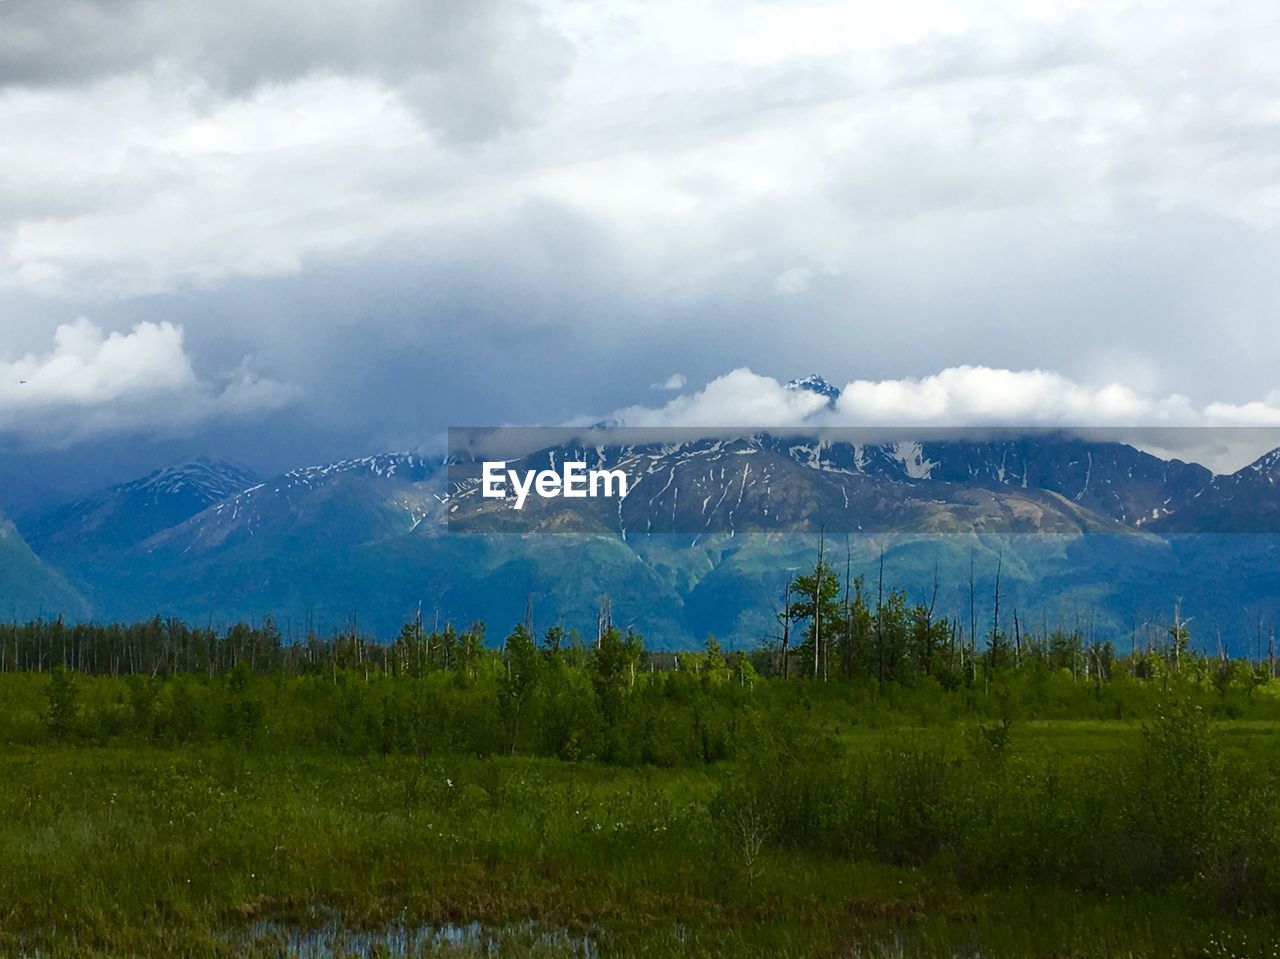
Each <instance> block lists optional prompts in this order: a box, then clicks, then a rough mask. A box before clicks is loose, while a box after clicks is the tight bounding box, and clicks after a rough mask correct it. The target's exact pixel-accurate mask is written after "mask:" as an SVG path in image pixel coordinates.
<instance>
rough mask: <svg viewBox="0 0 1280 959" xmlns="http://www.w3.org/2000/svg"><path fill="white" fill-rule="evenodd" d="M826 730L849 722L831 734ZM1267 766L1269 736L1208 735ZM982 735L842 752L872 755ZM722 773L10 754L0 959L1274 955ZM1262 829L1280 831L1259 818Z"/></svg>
mask: <svg viewBox="0 0 1280 959" xmlns="http://www.w3.org/2000/svg"><path fill="white" fill-rule="evenodd" d="M830 725H831V727H832V728H831V730H830V731H831V732H832V733H835V731H836V730H835V727H836V726H839V725H841V724H840V722H839V720H838V719H837V720H835V721H833V722H832V723H831V724H830ZM1214 728H1215V741H1216V742H1218V743H1219V744H1220V746H1221V748H1222V750H1223V751H1224V752H1226V753H1233V754H1240V755H1242V756H1247V757H1248V759H1249V761H1250V762H1253V763H1261V764H1266V765H1273V764H1278V763H1280V736H1278V735H1277V732H1278V731H1280V724H1276V723H1273V722H1270V721H1253V720H1249V721H1235V722H1221V723H1217V724H1215V727H1214ZM971 732H972V730H971V728H969V727H966V726H963V725H948V726H945V727H939V728H936V729H929V730H920V729H914V730H913V729H906V728H888V729H876V730H872V729H868V728H864V727H851V726H848V725H847V724H845V725H844V726H843V727H842V728H840V729H839V741H840V743H841V745H842V747H843V751H844V752H845V753H847V754H850V755H875V754H876V751H877V750H883V749H885V748H886V744H888V748H894V746H893V744H895V743H901V742H913V743H916V742H919V741H920V737H926V738H927V739H928V741H929V742H930V743H931V744H932V743H936V744H938V748H941V749H949V748H951V747H952V746H954V747H955V750H956V751H955V752H954V754H953V755H954V759H953V761H954V762H957V763H978V762H980V760H979V759H978V758H968V754H967V753H965V752H964V751H963V748H962V747H961V746H960V745H959V744H962V743H964V742H966V741H967V740H968V739H969V737H970V734H971ZM1140 735H1141V730H1140V727H1139V725H1138V724H1136V723H1123V722H1101V721H1038V722H1031V721H1028V722H1025V723H1020V724H1017V725H1015V726H1014V728H1013V731H1012V735H1011V742H1010V743H1009V747H1008V749H1009V756H1008V758H1007V760H1006V761H1007V763H1008V764H1009V766H1010V767H1011V769H1012V770H1014V772H1012V773H1009V775H1013V776H1016V775H1018V773H1017V770H1019V769H1020V768H1022V767H1025V768H1026V769H1028V770H1030V769H1033V768H1041V767H1043V765H1044V764H1045V763H1052V764H1054V766H1055V767H1058V766H1060V767H1061V768H1064V769H1066V768H1070V767H1071V766H1072V765H1073V764H1077V763H1081V762H1097V761H1099V757H1107V756H1115V757H1117V758H1119V757H1121V756H1122V755H1127V754H1128V753H1129V752H1130V751H1132V749H1133V748H1134V746H1135V744H1136V742H1137V741H1138V740H1139V738H1140ZM738 765H739V764H736V763H720V764H716V765H711V766H707V767H701V768H698V767H695V768H679V769H657V768H651V767H642V768H616V767H607V766H603V765H595V764H587V763H570V762H564V761H559V760H553V759H531V758H520V757H489V758H484V759H468V758H440V757H429V758H418V757H413V756H405V755H392V756H376V755H375V756H345V755H341V754H338V753H335V752H333V751H328V750H306V749H301V748H289V749H273V750H252V749H250V750H243V749H240V748H236V747H232V746H228V745H222V744H210V745H202V746H184V747H180V748H172V749H169V748H162V747H159V746H143V745H128V746H125V745H121V746H105V747H102V746H88V745H74V746H68V745H41V746H31V747H15V746H11V747H6V748H3V750H0V954H3V955H15V956H17V955H29V956H37V955H40V956H51V955H68V956H71V955H74V956H143V957H146V956H180V955H187V956H206V955H210V956H217V955H227V956H230V955H253V956H277V955H290V954H294V955H314V956H329V955H340V954H344V953H343V949H344V947H345V948H346V949H348V950H349V951H350V954H355V955H379V954H384V955H395V954H406V953H407V954H419V953H421V954H437V953H438V954H460V955H468V954H475V955H482V954H492V953H495V952H496V954H499V955H504V956H508V955H509V956H521V955H564V954H579V955H653V956H677V955H708V956H711V955H726V956H730V955H744V956H745V955H759V956H825V955H844V956H899V955H902V956H991V957H995V956H1045V957H1049V956H1080V957H1086V956H1089V957H1091V956H1151V957H1163V956H1180V955H1185V956H1205V957H1210V956H1212V957H1217V956H1251V957H1263V956H1274V955H1275V954H1276V953H1275V947H1274V943H1276V942H1278V941H1280V927H1278V926H1277V924H1276V922H1275V920H1274V918H1273V917H1272V915H1271V914H1268V913H1258V912H1256V911H1254V912H1253V913H1252V915H1251V914H1250V913H1249V912H1248V911H1244V912H1238V913H1236V914H1224V912H1223V910H1222V909H1221V908H1220V907H1219V906H1218V905H1216V904H1215V903H1212V902H1209V901H1206V899H1205V898H1204V896H1203V895H1201V894H1200V893H1198V892H1197V890H1195V889H1194V888H1182V887H1174V888H1170V889H1167V890H1165V891H1163V892H1161V893H1159V894H1149V893H1143V892H1140V891H1134V892H1133V893H1132V894H1125V895H1117V894H1115V892H1114V891H1113V890H1105V891H1100V890H1092V891H1090V890H1081V889H1077V888H1072V887H1069V886H1062V885H1052V884H1044V883H1021V882H1010V883H1000V882H991V883H978V884H975V883H974V882H973V881H972V880H971V879H966V878H965V875H966V871H965V869H964V868H963V864H958V863H955V862H950V861H948V859H947V856H946V855H938V856H933V857H930V859H929V861H927V862H923V863H918V864H914V865H910V864H902V865H896V864H893V863H891V862H885V861H877V860H876V859H874V858H871V857H857V856H850V855H842V854H836V853H830V854H827V853H824V852H822V851H821V850H815V849H813V848H808V847H803V846H797V845H795V844H786V843H774V842H770V841H768V839H769V837H768V836H764V837H762V841H761V842H759V843H758V846H759V848H758V849H756V848H755V844H753V842H752V837H751V835H750V834H749V832H748V833H746V834H744V833H743V831H742V830H741V829H736V828H733V824H732V823H730V824H729V825H728V826H726V823H725V822H724V820H723V817H722V816H720V815H718V814H717V809H718V807H717V801H716V797H717V794H718V792H719V791H720V790H721V789H722V787H723V784H724V782H725V781H726V780H727V779H730V778H732V777H734V776H735V775H737V774H738V773H739V772H740V770H739V769H738ZM1273 813H1275V811H1273Z"/></svg>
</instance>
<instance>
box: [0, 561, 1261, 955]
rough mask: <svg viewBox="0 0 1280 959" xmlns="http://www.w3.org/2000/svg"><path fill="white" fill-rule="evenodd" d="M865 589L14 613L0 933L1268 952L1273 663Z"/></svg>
mask: <svg viewBox="0 0 1280 959" xmlns="http://www.w3.org/2000/svg"><path fill="white" fill-rule="evenodd" d="M833 583H834V584H835V586H834V589H833V586H832V584H833ZM865 592H866V590H864V588H863V587H862V584H858V583H855V584H852V588H851V589H850V590H848V591H847V592H845V591H843V589H842V587H841V586H840V584H839V581H838V578H837V577H836V576H835V575H834V574H833V573H832V571H831V570H829V569H827V568H824V567H819V568H818V569H816V570H815V571H814V575H813V576H811V577H800V578H799V579H798V580H797V581H796V583H795V584H794V585H793V590H792V595H789V596H788V597H786V600H787V601H786V604H785V606H784V607H783V610H782V615H781V617H780V631H781V637H780V641H779V642H778V643H776V644H774V645H772V646H770V647H766V648H762V649H759V650H755V651H753V652H752V653H750V654H744V653H730V654H726V653H725V652H724V651H723V650H722V649H721V647H720V646H719V645H718V644H717V643H716V642H715V641H714V640H711V639H709V640H708V642H707V644H706V647H705V648H704V649H703V650H701V651H700V652H697V653H687V654H680V655H679V656H678V657H677V656H675V655H671V654H662V655H660V654H653V653H650V652H647V651H646V649H645V645H644V643H643V641H642V640H641V638H640V637H639V636H638V635H637V634H635V633H631V632H623V631H619V630H617V629H615V628H614V627H613V626H612V625H611V624H610V623H609V621H608V618H607V615H605V616H602V618H601V622H600V624H599V628H598V630H597V635H596V636H593V637H592V638H591V640H590V641H589V642H585V643H584V642H583V641H582V640H581V639H580V638H578V637H576V636H574V635H572V634H566V633H565V632H564V631H563V630H562V629H560V628H559V627H553V628H551V629H549V630H546V631H545V633H544V635H543V636H542V638H541V639H540V640H535V637H534V633H533V631H532V629H531V628H530V627H529V626H528V625H527V624H521V625H519V626H517V627H515V628H514V629H513V630H512V631H511V633H510V634H509V635H508V636H507V637H506V638H505V639H504V640H503V642H502V644H501V646H500V648H493V647H491V646H489V645H487V644H486V643H485V641H484V639H485V637H484V631H483V628H482V627H481V626H479V625H476V626H473V627H471V628H469V629H466V630H463V631H455V630H454V629H452V628H451V627H448V626H446V627H443V628H440V629H432V630H427V629H425V628H424V627H423V626H422V625H421V624H419V623H416V622H415V623H410V624H408V625H407V626H406V627H405V630H404V632H403V633H402V635H401V636H400V637H399V639H398V640H397V641H396V642H395V643H391V644H382V645H379V644H375V643H372V642H370V641H369V640H367V639H365V638H362V637H360V636H359V635H357V634H356V633H355V632H354V631H351V632H348V633H347V634H344V635H342V636H338V637H333V638H331V639H324V640H322V639H320V638H318V637H314V636H313V637H311V638H310V640H309V641H308V642H306V643H302V644H297V645H292V646H290V645H287V644H284V643H282V642H281V641H280V636H279V632H278V631H276V630H275V628H274V626H273V625H272V624H271V623H269V622H268V623H265V624H262V625H259V626H256V627H255V626H249V625H242V626H237V627H234V628H232V629H231V630H228V631H225V632H218V633H215V632H212V631H207V630H201V629H195V628H190V627H188V626H186V625H184V624H181V623H176V622H161V621H153V622H150V623H144V624H139V625H136V626H131V627H90V626H83V627H70V626H66V625H64V624H62V623H57V622H53V623H49V622H43V623H41V622H37V623H29V624H26V625H15V626H12V627H0V639H3V643H0V647H2V652H0V666H2V667H3V672H0V740H3V741H4V743H5V745H4V746H3V747H0V903H2V904H3V906H2V907H0V954H4V955H15V956H16V955H24V956H36V955H41V956H49V955H75V956H81V955H89V956H94V955H97V956H161V955H164V956H169V955H184V954H185V955H193V956H195V955H200V956H204V955H228V956H230V955H262V956H275V955H282V954H283V955H289V954H291V950H292V954H303V952H304V950H303V947H302V945H300V944H301V943H304V942H305V943H310V944H311V945H310V946H308V947H307V948H311V949H312V952H310V953H307V954H310V955H337V954H342V950H343V949H347V950H349V951H350V952H352V953H354V954H361V955H365V954H368V955H373V954H379V950H381V951H382V953H383V954H396V950H397V949H400V952H401V954H403V953H409V954H417V953H423V954H436V953H441V954H464V955H465V954H492V953H493V952H495V951H496V952H497V953H499V954H501V955H514V956H519V955H563V954H565V953H575V952H576V953H578V954H582V955H654V956H659V955H708V956H711V955H760V956H773V955H793V956H808V955H812V956H820V955H862V956H955V955H965V956H970V955H979V956H984V957H995V956H1046V957H1048V956H1082V957H1085V956H1153V957H1155V956H1160V957H1164V956H1203V957H1218V956H1250V957H1264V956H1267V957H1270V956H1273V955H1275V951H1274V950H1275V946H1274V943H1276V942H1280V817H1277V815H1276V809H1277V808H1280V737H1277V735H1276V732H1277V731H1278V730H1280V682H1277V681H1276V680H1274V679H1273V678H1272V675H1271V672H1272V663H1271V661H1270V659H1269V658H1268V659H1266V660H1262V661H1260V662H1249V661H1244V660H1230V659H1225V658H1222V657H1218V656H1213V657H1205V656H1203V655H1200V654H1198V653H1196V652H1195V651H1194V650H1193V647H1192V644H1191V642H1190V636H1189V633H1188V632H1187V629H1186V625H1185V624H1183V623H1181V622H1179V621H1178V620H1177V619H1176V617H1175V619H1174V620H1173V622H1172V623H1171V625H1170V626H1169V627H1168V629H1167V632H1166V634H1165V635H1164V636H1162V637H1161V641H1160V642H1159V643H1153V644H1152V645H1151V646H1150V648H1145V647H1144V648H1142V649H1137V648H1136V644H1135V648H1134V649H1133V650H1131V651H1130V653H1129V654H1128V655H1124V656H1120V655H1117V654H1116V652H1115V651H1114V650H1113V649H1111V648H1110V647H1108V646H1105V644H1102V645H1100V644H1093V643H1091V642H1090V640H1089V639H1088V637H1087V636H1081V635H1080V634H1078V633H1076V632H1073V631H1064V630H1054V631H1052V632H1048V633H1047V635H1045V634H1044V632H1043V631H1042V634H1041V635H1034V634H1030V633H1028V632H1026V631H1024V630H1023V628H1022V626H1021V624H1019V626H1018V627H1017V633H1016V635H1015V636H1013V637H1011V638H1009V637H1005V636H1004V634H1003V633H1002V632H1001V631H1000V629H999V628H998V627H994V626H993V627H992V629H991V630H990V631H989V632H988V634H987V635H986V636H985V637H983V638H982V640H981V641H980V642H975V641H974V638H973V634H974V632H975V631H976V630H975V629H973V628H972V627H970V628H969V629H967V630H965V629H963V628H961V626H960V625H959V624H954V623H952V622H948V621H946V620H942V619H937V618H935V617H934V616H933V614H932V611H931V610H930V609H929V607H928V605H927V604H921V605H919V606H914V607H911V606H908V604H907V603H906V602H905V597H903V596H901V595H900V594H894V593H886V592H884V591H883V590H880V589H878V588H877V590H876V594H877V597H878V599H877V600H876V601H874V602H868V601H867V600H866V598H865V597H864V593H865ZM815 598H816V599H817V602H816V603H815ZM994 620H995V622H996V623H999V619H998V617H994ZM824 632H825V636H826V637H827V639H825V640H824V639H823V636H824ZM966 637H967V638H966ZM334 929H338V930H341V931H342V932H343V933H344V935H346V936H347V937H348V938H346V939H342V940H341V941H340V942H338V943H337V944H336V945H326V946H324V947H323V949H322V950H321V951H318V952H317V951H315V949H316V948H319V947H316V946H315V942H316V940H315V939H314V938H312V939H308V938H307V936H308V935H313V936H314V935H319V933H318V932H316V931H317V930H319V931H323V930H330V931H332V930H334ZM395 930H399V931H400V932H399V933H396V934H395V935H392V932H393V931H395ZM458 930H462V931H461V932H458ZM414 931H416V933H415V932H414ZM411 933H412V934H411ZM326 935H327V933H326ZM397 936H399V938H397ZM415 936H416V938H415ZM339 939H341V937H339ZM326 941H327V940H326ZM396 943H399V944H400V945H399V946H397V945H396Z"/></svg>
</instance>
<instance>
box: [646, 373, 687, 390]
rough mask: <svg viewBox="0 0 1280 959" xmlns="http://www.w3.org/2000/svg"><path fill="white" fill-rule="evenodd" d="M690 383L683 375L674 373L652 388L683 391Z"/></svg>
mask: <svg viewBox="0 0 1280 959" xmlns="http://www.w3.org/2000/svg"><path fill="white" fill-rule="evenodd" d="M688 382H689V381H688V380H687V379H685V375H684V374H683V373H672V374H671V375H670V376H668V377H667V378H666V379H665V380H663V381H662V382H661V383H654V384H653V385H652V387H650V388H651V389H655V390H682V389H684V388H685V386H686V385H687V384H688Z"/></svg>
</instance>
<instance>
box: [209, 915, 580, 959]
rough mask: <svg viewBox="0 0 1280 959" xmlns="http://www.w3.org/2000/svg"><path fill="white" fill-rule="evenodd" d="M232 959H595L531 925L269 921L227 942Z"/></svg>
mask: <svg viewBox="0 0 1280 959" xmlns="http://www.w3.org/2000/svg"><path fill="white" fill-rule="evenodd" d="M227 942H228V944H229V945H230V946H231V948H232V950H233V951H234V952H235V953H236V954H240V953H244V954H246V955H254V956H257V955H270V956H272V957H278V959H416V957H419V956H437V955H445V956H447V955H451V954H459V955H467V956H493V957H502V956H511V955H519V956H529V955H535V956H536V955H548V956H568V957H576V959H599V956H600V950H599V947H598V946H597V944H596V942H595V940H594V939H593V938H592V937H590V936H587V935H580V934H575V933H571V932H569V931H568V930H565V929H548V928H546V927H545V926H540V925H538V924H537V923H533V922H524V923H515V924H511V925H504V926H486V925H482V924H481V923H478V922H471V923H460V924H459V923H430V924H423V925H406V924H403V923H394V924H391V925H388V926H384V927H381V928H378V929H367V930H353V929H350V928H348V927H346V926H344V925H343V924H342V923H340V922H337V921H330V922H327V923H324V924H323V925H319V926H314V927H301V926H296V925H290V924H287V923H280V922H275V921H271V920H263V921H259V922H254V923H252V924H250V925H249V926H247V927H245V928H242V929H238V930H236V931H235V932H234V933H233V934H231V935H228V936H227Z"/></svg>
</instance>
